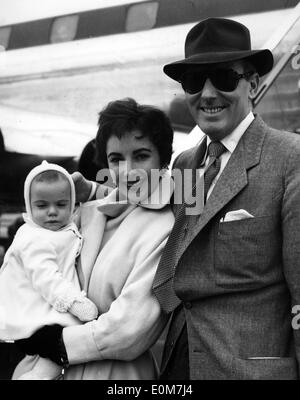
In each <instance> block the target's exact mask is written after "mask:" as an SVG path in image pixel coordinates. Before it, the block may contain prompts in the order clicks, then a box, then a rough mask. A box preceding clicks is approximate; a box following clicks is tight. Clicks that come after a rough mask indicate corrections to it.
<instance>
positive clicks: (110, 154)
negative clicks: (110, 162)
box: [107, 151, 121, 157]
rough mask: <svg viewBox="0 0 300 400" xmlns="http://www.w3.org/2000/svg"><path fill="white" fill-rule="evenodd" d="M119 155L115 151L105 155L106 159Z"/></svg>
mask: <svg viewBox="0 0 300 400" xmlns="http://www.w3.org/2000/svg"><path fill="white" fill-rule="evenodd" d="M120 155H121V153H117V152H116V151H112V152H111V153H109V154H107V157H110V156H120Z"/></svg>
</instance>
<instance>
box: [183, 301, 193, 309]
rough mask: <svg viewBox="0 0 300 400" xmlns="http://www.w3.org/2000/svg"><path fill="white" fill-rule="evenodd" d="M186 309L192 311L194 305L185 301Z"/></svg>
mask: <svg viewBox="0 0 300 400" xmlns="http://www.w3.org/2000/svg"><path fill="white" fill-rule="evenodd" d="M184 307H185V308H187V309H190V308H192V303H191V302H190V301H185V302H184Z"/></svg>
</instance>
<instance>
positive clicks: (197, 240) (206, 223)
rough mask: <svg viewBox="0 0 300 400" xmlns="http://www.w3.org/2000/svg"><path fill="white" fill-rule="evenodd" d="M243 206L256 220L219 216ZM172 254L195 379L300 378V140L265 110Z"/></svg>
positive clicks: (191, 158)
mask: <svg viewBox="0 0 300 400" xmlns="http://www.w3.org/2000/svg"><path fill="white" fill-rule="evenodd" d="M204 151H205V148H204V147H203V144H202V145H199V146H198V147H196V148H193V149H190V150H187V151H185V152H184V153H182V154H181V155H180V156H179V157H178V159H177V160H176V164H175V165H174V168H179V169H181V170H183V169H185V168H196V167H197V165H199V161H200V160H201V159H202V157H203V155H204ZM179 207H180V206H179V205H178V206H176V205H175V211H176V209H177V210H178V208H179ZM240 209H243V210H246V211H247V212H248V213H250V214H251V215H252V216H254V218H247V219H241V220H237V221H229V222H220V220H221V219H222V218H223V217H224V216H225V215H226V213H228V212H230V211H235V210H240ZM173 259H174V267H176V268H175V274H174V277H173V287H174V290H175V292H176V295H177V296H178V297H179V298H180V299H181V300H182V302H183V305H184V312H185V317H186V322H187V333H188V343H189V361H190V378H191V379H296V378H298V376H299V372H298V366H299V362H300V331H298V330H293V328H292V325H291V320H292V317H293V315H292V313H291V309H292V306H293V305H295V304H300V138H299V137H298V136H297V135H295V134H292V133H287V132H280V131H277V130H274V129H271V128H269V127H268V126H266V125H265V124H264V122H263V121H262V120H261V119H260V117H258V116H256V118H255V120H254V121H253V122H252V124H251V125H250V126H249V128H248V129H247V130H246V132H245V133H244V135H243V136H242V138H241V140H240V141H239V143H238V145H237V147H236V149H235V151H234V152H233V154H232V156H231V158H230V159H229V162H228V164H227V165H226V167H225V169H224V171H223V173H222V174H221V176H220V178H219V179H218V181H217V183H216V186H215V187H214V190H213V192H212V193H211V195H210V197H209V200H208V201H207V203H206V204H205V206H204V209H203V212H202V214H201V215H199V216H187V217H185V223H184V224H182V229H181V232H180V234H179V235H178V238H177V243H176V244H175V246H174V256H173ZM162 267H163V265H160V266H159V268H162ZM178 332H179V331H178ZM178 332H170V335H169V338H168V340H167V343H166V347H165V357H164V360H165V361H164V365H162V370H164V369H165V367H166V365H167V363H168V360H169V359H170V354H171V352H172V349H173V347H174V341H175V339H176V337H177V336H178Z"/></svg>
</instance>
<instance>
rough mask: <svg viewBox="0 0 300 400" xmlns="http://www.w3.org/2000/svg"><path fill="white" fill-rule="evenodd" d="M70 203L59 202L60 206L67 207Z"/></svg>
mask: <svg viewBox="0 0 300 400" xmlns="http://www.w3.org/2000/svg"><path fill="white" fill-rule="evenodd" d="M68 204H69V203H58V204H57V206H58V207H60V208H64V207H67V206H68Z"/></svg>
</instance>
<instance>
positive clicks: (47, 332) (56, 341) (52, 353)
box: [15, 325, 68, 366]
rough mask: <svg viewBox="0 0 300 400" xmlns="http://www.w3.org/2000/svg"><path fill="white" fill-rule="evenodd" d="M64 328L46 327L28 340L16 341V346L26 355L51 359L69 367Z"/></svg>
mask: <svg viewBox="0 0 300 400" xmlns="http://www.w3.org/2000/svg"><path fill="white" fill-rule="evenodd" d="M62 330H63V327H62V326H60V325H46V326H43V327H42V328H41V329H39V330H38V331H36V332H35V333H34V334H33V335H32V336H30V337H29V338H27V339H20V340H16V341H15V344H16V346H17V347H18V348H19V349H20V350H21V351H22V352H23V353H25V354H28V355H35V354H38V355H40V356H41V357H44V358H49V359H50V360H52V361H53V362H55V363H56V364H58V365H62V366H67V365H68V357H67V354H66V349H65V345H64V342H63V338H62Z"/></svg>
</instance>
